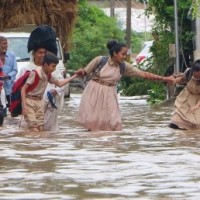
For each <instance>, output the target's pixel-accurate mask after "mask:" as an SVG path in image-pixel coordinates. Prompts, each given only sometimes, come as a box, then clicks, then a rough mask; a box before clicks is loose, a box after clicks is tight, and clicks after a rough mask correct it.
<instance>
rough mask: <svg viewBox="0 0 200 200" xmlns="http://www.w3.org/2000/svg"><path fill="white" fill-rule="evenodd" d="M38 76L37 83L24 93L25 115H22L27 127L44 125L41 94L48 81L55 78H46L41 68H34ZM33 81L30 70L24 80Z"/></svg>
mask: <svg viewBox="0 0 200 200" xmlns="http://www.w3.org/2000/svg"><path fill="white" fill-rule="evenodd" d="M36 71H37V72H38V75H39V77H40V79H39V82H38V85H37V86H36V87H35V89H34V90H32V91H30V92H28V93H27V94H26V107H27V115H26V116H25V117H24V119H25V121H26V122H27V124H28V127H29V128H37V127H38V126H41V125H44V102H43V95H44V92H45V89H46V87H47V84H48V82H50V83H51V82H52V81H53V80H55V78H54V77H52V76H51V78H48V75H47V74H46V73H45V72H44V71H43V69H42V68H38V69H36ZM34 81H35V72H33V71H31V72H30V75H29V77H28V79H27V81H26V83H27V84H29V85H32V84H33V83H34Z"/></svg>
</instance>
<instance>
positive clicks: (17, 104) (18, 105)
mask: <svg viewBox="0 0 200 200" xmlns="http://www.w3.org/2000/svg"><path fill="white" fill-rule="evenodd" d="M32 71H34V72H35V82H34V83H33V84H32V85H30V87H29V88H28V89H27V92H30V91H32V90H34V89H35V87H36V86H37V84H38V82H39V79H40V77H39V75H38V73H37V71H36V70H32ZM30 72H31V71H29V70H27V71H26V72H25V73H24V74H23V75H22V76H21V77H19V78H18V79H17V80H16V81H15V82H14V84H13V87H12V92H11V100H10V101H11V102H10V106H9V111H10V113H11V117H17V116H18V115H21V114H22V98H21V89H22V87H23V86H24V84H25V83H26V80H27V79H28V77H29V75H30Z"/></svg>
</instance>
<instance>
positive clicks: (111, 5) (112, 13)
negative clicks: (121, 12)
mask: <svg viewBox="0 0 200 200" xmlns="http://www.w3.org/2000/svg"><path fill="white" fill-rule="evenodd" d="M110 17H115V0H110Z"/></svg>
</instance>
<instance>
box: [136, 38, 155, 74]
mask: <svg viewBox="0 0 200 200" xmlns="http://www.w3.org/2000/svg"><path fill="white" fill-rule="evenodd" d="M153 42H154V41H153V40H151V41H146V42H145V43H144V47H143V48H142V50H141V51H140V53H139V54H138V55H137V56H136V57H135V62H134V64H136V65H138V66H139V67H140V68H141V69H144V70H145V69H147V68H148V67H149V65H148V64H149V62H148V61H149V59H150V58H151V57H152V52H150V48H151V46H152V45H153Z"/></svg>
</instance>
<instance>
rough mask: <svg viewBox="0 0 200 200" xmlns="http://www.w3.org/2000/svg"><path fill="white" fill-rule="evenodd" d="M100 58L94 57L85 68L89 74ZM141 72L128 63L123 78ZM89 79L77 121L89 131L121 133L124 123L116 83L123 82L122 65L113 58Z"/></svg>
mask: <svg viewBox="0 0 200 200" xmlns="http://www.w3.org/2000/svg"><path fill="white" fill-rule="evenodd" d="M100 60H101V56H98V57H96V58H94V59H93V60H92V61H91V62H90V63H89V64H88V65H87V66H86V67H85V68H84V70H85V72H86V73H87V74H90V73H91V72H92V71H93V69H94V68H95V67H96V66H97V65H98V63H99V62H100ZM137 70H138V69H137V68H135V67H132V66H131V65H130V64H129V63H127V62H125V70H124V72H123V75H125V76H135V72H136V71H137ZM92 79H93V80H90V81H89V82H88V84H87V86H86V87H85V89H84V91H83V95H82V98H81V102H80V106H79V111H78V118H77V121H78V123H79V124H80V125H82V126H84V127H85V128H86V129H88V130H102V131H120V130H122V122H121V115H120V109H119V104H118V96H117V90H116V84H117V82H118V81H119V80H120V79H121V74H120V68H119V64H117V63H114V62H113V61H112V60H111V58H109V59H108V62H107V63H106V65H105V66H104V67H102V69H101V70H100V72H99V73H98V74H97V75H95V76H94V77H93V78H92Z"/></svg>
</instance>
